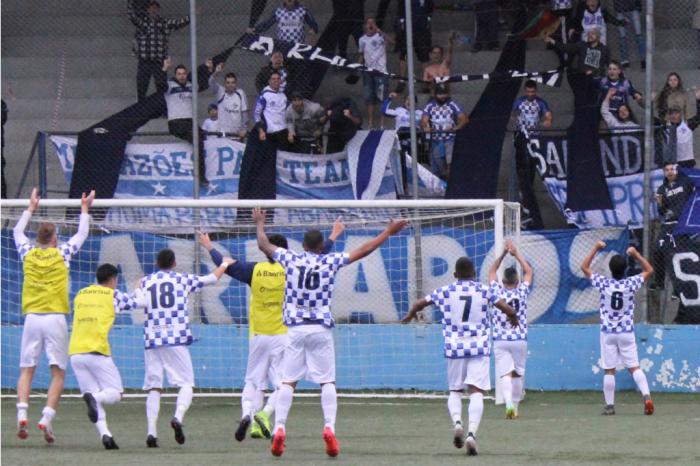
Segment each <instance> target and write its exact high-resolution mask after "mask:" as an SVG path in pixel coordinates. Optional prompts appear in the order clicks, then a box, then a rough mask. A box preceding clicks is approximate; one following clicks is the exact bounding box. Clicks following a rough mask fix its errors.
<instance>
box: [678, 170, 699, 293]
mask: <svg viewBox="0 0 700 466" xmlns="http://www.w3.org/2000/svg"><path fill="white" fill-rule="evenodd" d="M681 173H685V175H686V176H687V177H688V178H690V179H691V180H692V182H693V184H694V185H695V192H694V193H693V195H692V196H691V198H690V199H688V202H686V203H685V207H684V208H683V213H682V214H681V216H680V218H679V219H678V224H677V225H676V228H675V229H674V230H673V233H674V234H676V235H697V234H698V233H700V170H698V169H697V168H681ZM698 291H700V290H698Z"/></svg>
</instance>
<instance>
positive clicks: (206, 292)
mask: <svg viewBox="0 0 700 466" xmlns="http://www.w3.org/2000/svg"><path fill="white" fill-rule="evenodd" d="M27 205H28V201H27V200H24V199H13V200H7V201H3V203H2V220H3V229H2V276H1V281H2V321H1V323H2V354H3V365H2V388H3V389H11V388H13V387H14V384H15V382H16V375H17V373H18V359H19V342H20V337H21V324H22V316H21V290H22V280H23V274H22V264H21V261H20V259H19V256H18V254H17V251H16V249H15V245H14V241H13V238H12V228H13V227H14V225H15V223H16V222H17V220H18V219H19V217H20V215H21V213H22V211H23V210H24V209H25V208H26V206H27ZM79 205H80V200H79V199H70V200H67V199H43V200H41V202H40V204H39V209H38V211H37V212H36V213H35V214H34V215H33V217H32V220H31V222H30V224H29V226H28V228H27V230H26V234H27V236H28V237H29V238H30V239H33V237H34V232H35V231H36V227H37V225H38V224H40V223H43V222H53V223H55V224H56V226H57V229H58V232H59V242H61V241H66V240H67V239H69V238H70V236H71V235H72V234H74V232H75V230H76V227H77V220H78V218H77V215H76V212H77V211H78V210H77V209H78V208H79ZM254 207H260V208H262V209H265V210H266V211H268V212H269V215H268V219H269V220H268V222H267V225H266V231H267V232H268V233H280V234H282V235H284V236H285V237H286V238H287V239H288V242H289V247H290V249H294V250H301V248H302V239H303V235H304V233H305V232H306V231H307V230H309V229H318V230H320V231H321V232H322V233H323V234H324V236H325V237H327V236H328V234H329V233H330V231H331V228H332V226H333V222H334V221H335V220H336V218H338V217H341V218H342V221H343V222H344V224H345V227H346V230H345V232H344V233H343V234H342V235H341V236H340V237H339V238H338V239H337V241H336V242H335V243H334V244H333V245H332V248H331V251H333V252H341V251H348V252H349V251H351V250H353V249H355V248H357V247H358V246H360V245H361V244H362V243H364V242H365V241H367V240H368V239H371V238H372V237H374V236H376V235H377V234H378V233H380V232H381V231H382V230H383V229H384V228H385V226H386V225H387V224H388V221H389V220H390V219H392V218H405V219H407V220H409V222H410V227H408V228H407V229H405V230H404V231H402V232H401V233H400V234H398V235H396V236H394V237H391V238H390V239H389V240H387V241H386V242H385V243H384V244H383V245H382V246H381V247H380V248H379V250H378V251H376V252H374V253H373V254H371V255H370V256H368V257H366V258H364V259H362V260H361V261H358V262H357V263H354V264H352V265H350V266H348V267H346V268H344V269H342V270H341V271H340V272H339V273H338V275H337V277H336V284H335V288H334V295H333V301H332V310H333V313H334V315H335V317H336V321H337V324H338V325H337V327H336V330H335V339H336V349H337V364H338V386H339V388H340V389H341V390H342V389H346V390H377V389H382V390H385V389H388V390H408V389H415V390H440V389H443V388H444V377H445V375H444V364H445V363H444V360H443V358H442V351H441V347H442V343H441V341H442V340H441V333H440V328H439V326H437V325H409V326H401V325H397V324H398V322H399V321H400V319H401V318H402V317H403V316H404V315H405V314H406V312H408V309H409V307H410V305H411V303H412V302H413V301H415V299H416V298H417V297H420V296H424V295H425V294H427V293H428V292H430V291H431V290H433V289H435V288H437V287H439V286H442V285H444V284H446V283H449V282H451V281H453V276H452V273H453V270H454V263H455V261H456V260H457V259H458V258H459V257H461V256H467V257H470V258H471V259H472V260H473V261H474V264H475V266H476V270H477V274H478V278H479V279H481V280H486V274H487V270H488V268H489V266H490V265H491V263H492V261H493V259H494V257H495V256H496V255H497V254H498V253H499V252H500V251H502V250H503V246H504V242H505V240H506V239H513V240H514V241H516V242H517V241H518V239H519V235H520V218H519V215H520V213H519V212H520V210H519V205H518V204H516V203H507V202H504V201H502V200H445V199H439V200H418V201H415V200H411V201H407V200H378V201H352V200H338V201H335V200H317V201H308V200H279V199H278V200H222V199H217V200H194V199H110V200H102V199H98V200H95V202H94V204H93V212H94V215H93V220H92V223H91V230H90V236H89V238H88V239H87V241H86V242H85V244H84V245H83V246H82V248H81V249H80V251H79V252H78V253H77V254H76V255H75V256H73V259H72V261H71V266H70V280H71V283H70V298H71V300H72V298H73V296H74V295H75V293H77V291H78V290H80V289H81V288H83V287H85V286H88V285H89V284H92V283H93V282H94V274H95V270H96V268H97V267H98V265H99V264H101V263H105V262H109V263H112V264H114V265H116V266H117V267H118V269H119V270H120V276H119V284H118V287H119V289H120V290H122V291H125V292H131V291H132V290H133V289H134V287H135V285H136V283H137V282H138V280H139V279H140V278H141V277H142V276H144V275H146V274H148V273H151V272H153V271H154V270H155V256H156V254H157V253H158V251H159V250H160V249H163V248H165V247H169V248H171V249H173V251H175V254H176V262H177V266H176V268H175V269H176V270H177V271H179V272H187V273H196V274H199V275H204V274H206V273H209V272H210V271H211V270H212V269H213V268H214V267H215V266H214V264H213V262H212V260H211V258H210V256H209V253H208V252H207V251H206V250H204V249H203V248H202V247H201V246H200V245H199V244H198V243H197V241H196V236H195V231H206V232H209V233H211V238H212V241H213V243H214V248H215V249H217V250H218V251H219V252H220V253H221V254H222V255H224V256H231V257H233V258H234V259H237V260H241V261H249V262H258V261H264V260H266V259H265V257H264V255H263V254H262V253H261V252H260V251H259V250H258V248H257V242H256V239H255V228H254V224H253V223H252V221H251V218H250V213H249V210H250V209H251V208H254ZM195 219H196V220H198V221H197V222H195V221H194V220H195ZM198 255H199V256H200V257H201V259H200V260H197V256H198ZM249 294H250V291H249V286H248V285H246V284H244V283H241V282H238V281H236V280H234V279H233V278H231V277H228V276H224V278H222V280H221V281H220V282H218V283H217V284H216V285H213V286H210V287H205V288H204V289H203V290H202V292H201V293H200V298H199V299H198V300H196V301H195V300H192V299H191V300H190V309H189V310H190V317H191V322H192V325H193V334H194V337H195V340H196V341H195V343H194V344H193V345H192V346H191V350H192V356H193V364H194V366H195V376H196V381H197V386H198V388H199V391H200V392H201V393H213V392H222V391H223V392H226V391H238V390H240V389H241V387H242V385H243V376H244V373H245V366H246V361H247V348H248V346H247V345H248V326H247V324H248V320H247V305H248V299H249ZM438 319H439V314H438V313H437V312H436V311H435V310H434V309H431V308H428V309H426V311H424V313H423V321H424V322H425V323H426V324H431V323H434V322H436V321H437V320H438ZM143 320H144V316H143V313H142V312H139V311H135V312H132V313H124V314H119V315H118V316H117V319H116V321H115V326H114V329H113V331H112V335H111V337H110V342H111V345H112V351H113V354H114V359H115V362H116V364H117V366H118V367H119V368H120V371H121V373H122V377H123V379H124V385H125V387H126V388H131V389H139V388H140V387H141V385H142V383H143V380H142V378H143V336H142V332H143V330H142V325H143ZM69 322H70V318H69ZM70 372H71V371H69V375H68V377H67V380H66V387H67V388H69V389H73V388H76V387H77V384H76V383H75V379H74V378H73V376H72V374H71V373H70ZM41 373H42V371H41V370H39V371H38V373H37V374H38V378H37V380H36V383H35V387H37V388H45V385H47V384H48V378H43V376H42V375H41ZM44 373H45V372H44Z"/></svg>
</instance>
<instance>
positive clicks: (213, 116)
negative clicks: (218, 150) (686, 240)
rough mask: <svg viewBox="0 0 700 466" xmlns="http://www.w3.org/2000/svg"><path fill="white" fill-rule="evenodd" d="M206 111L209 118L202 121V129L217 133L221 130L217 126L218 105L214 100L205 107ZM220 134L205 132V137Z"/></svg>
mask: <svg viewBox="0 0 700 466" xmlns="http://www.w3.org/2000/svg"><path fill="white" fill-rule="evenodd" d="M207 113H208V114H209V118H207V119H206V120H204V121H203V122H202V130H203V131H205V132H206V133H218V132H219V131H221V128H220V127H219V105H218V104H217V103H216V102H212V103H210V104H209V106H208V107H207ZM218 137H220V136H218V135H216V134H207V135H206V139H214V138H218Z"/></svg>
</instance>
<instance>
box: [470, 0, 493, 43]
mask: <svg viewBox="0 0 700 466" xmlns="http://www.w3.org/2000/svg"><path fill="white" fill-rule="evenodd" d="M472 5H474V30H475V32H474V45H472V50H471V51H472V53H476V52H479V51H481V50H482V49H488V50H498V49H499V44H498V3H497V2H496V0H472Z"/></svg>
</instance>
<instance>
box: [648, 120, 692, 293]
mask: <svg viewBox="0 0 700 466" xmlns="http://www.w3.org/2000/svg"><path fill="white" fill-rule="evenodd" d="M679 113H680V111H679ZM694 189H695V184H694V183H693V181H692V180H691V179H690V178H688V177H687V176H686V175H684V174H683V173H678V165H677V164H675V163H673V162H665V163H664V181H663V183H661V186H659V188H658V189H657V190H656V195H655V198H656V204H657V209H658V211H659V217H660V218H661V229H660V231H659V234H658V236H657V237H656V241H655V243H654V251H653V253H652V265H653V267H654V271H655V273H654V282H653V285H652V287H654V288H658V289H663V288H664V282H665V280H666V266H667V264H668V263H669V261H670V259H671V257H672V256H673V250H674V249H675V247H676V243H677V241H678V240H679V238H678V237H674V235H673V229H674V228H675V227H676V225H677V224H678V217H680V215H681V213H682V212H683V208H684V207H685V204H686V203H687V202H688V199H690V198H691V196H692V195H693V190H694Z"/></svg>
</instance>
